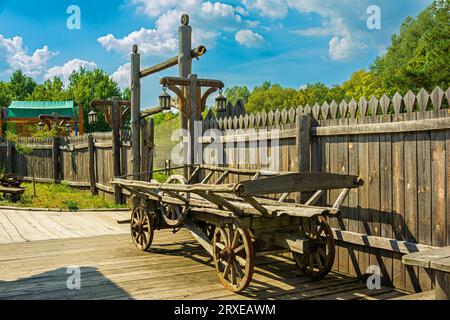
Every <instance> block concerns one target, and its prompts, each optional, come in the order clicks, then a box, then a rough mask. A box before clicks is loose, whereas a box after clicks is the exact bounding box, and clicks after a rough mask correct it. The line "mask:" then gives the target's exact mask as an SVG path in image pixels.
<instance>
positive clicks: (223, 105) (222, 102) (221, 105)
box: [216, 89, 227, 112]
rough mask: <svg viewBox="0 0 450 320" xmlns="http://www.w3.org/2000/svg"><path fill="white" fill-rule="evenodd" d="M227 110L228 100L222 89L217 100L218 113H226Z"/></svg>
mask: <svg viewBox="0 0 450 320" xmlns="http://www.w3.org/2000/svg"><path fill="white" fill-rule="evenodd" d="M226 109H227V98H226V97H225V96H224V95H223V94H222V89H220V90H219V95H218V96H217V98H216V111H217V112H224V111H226Z"/></svg>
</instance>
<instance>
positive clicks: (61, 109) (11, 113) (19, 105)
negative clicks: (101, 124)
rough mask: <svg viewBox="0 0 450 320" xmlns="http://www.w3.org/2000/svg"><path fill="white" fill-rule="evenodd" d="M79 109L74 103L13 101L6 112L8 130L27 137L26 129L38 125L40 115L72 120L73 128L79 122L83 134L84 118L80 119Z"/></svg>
mask: <svg viewBox="0 0 450 320" xmlns="http://www.w3.org/2000/svg"><path fill="white" fill-rule="evenodd" d="M79 109H80V108H79V107H76V106H75V103H74V102H73V101H13V102H11V105H10V106H9V107H8V108H7V112H6V121H7V122H8V124H9V125H8V128H9V129H8V130H12V131H14V132H16V133H20V134H25V135H26V133H27V131H28V130H27V129H26V127H27V126H30V125H37V124H38V123H39V121H40V120H39V116H40V115H53V114H56V115H58V116H60V117H70V118H72V119H73V120H72V121H71V124H72V126H73V128H75V127H76V123H77V122H78V124H79V131H80V134H82V133H83V132H82V131H83V130H82V129H83V123H82V122H83V119H82V118H83V117H82V114H81V117H80V110H79ZM81 112H82V111H81ZM77 119H79V121H77Z"/></svg>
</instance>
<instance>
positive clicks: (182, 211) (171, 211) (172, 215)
mask: <svg viewBox="0 0 450 320" xmlns="http://www.w3.org/2000/svg"><path fill="white" fill-rule="evenodd" d="M166 183H172V184H187V180H186V178H185V177H183V176H182V175H178V174H174V175H171V176H170V177H169V178H168V179H167V180H166ZM173 193H177V194H179V195H180V196H182V197H184V198H186V199H189V193H187V192H176V191H173ZM160 194H161V195H164V191H163V192H161V193H160ZM187 212H188V207H187V206H180V205H178V204H170V203H161V216H162V218H163V220H164V222H165V223H166V224H167V225H169V226H171V227H174V228H175V227H178V226H179V225H180V224H181V222H183V219H184V217H185V216H186V214H187Z"/></svg>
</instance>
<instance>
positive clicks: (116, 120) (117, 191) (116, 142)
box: [111, 97, 122, 204]
mask: <svg viewBox="0 0 450 320" xmlns="http://www.w3.org/2000/svg"><path fill="white" fill-rule="evenodd" d="M111 100H112V107H111V118H112V134H113V135H112V136H113V145H112V151H113V163H114V169H113V170H114V177H119V176H120V175H121V174H120V172H121V170H120V105H119V97H112V98H111ZM114 201H115V203H116V204H120V203H122V190H121V188H120V187H119V186H118V185H117V184H115V185H114Z"/></svg>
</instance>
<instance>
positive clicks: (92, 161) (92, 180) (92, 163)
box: [88, 134, 98, 195]
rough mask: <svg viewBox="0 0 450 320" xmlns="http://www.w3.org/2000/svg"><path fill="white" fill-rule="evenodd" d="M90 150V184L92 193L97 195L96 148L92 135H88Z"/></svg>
mask: <svg viewBox="0 0 450 320" xmlns="http://www.w3.org/2000/svg"><path fill="white" fill-rule="evenodd" d="M88 148H89V182H90V184H91V193H92V195H96V194H97V193H98V192H97V187H96V186H95V158H94V157H95V150H94V148H95V146H94V137H93V136H92V134H90V135H88Z"/></svg>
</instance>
